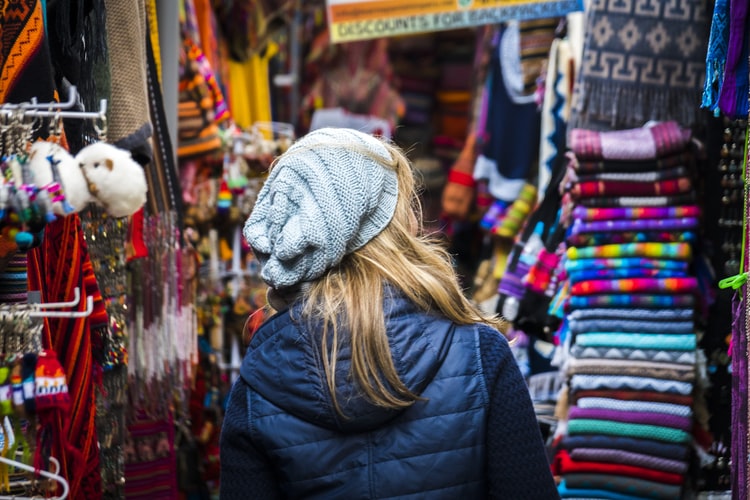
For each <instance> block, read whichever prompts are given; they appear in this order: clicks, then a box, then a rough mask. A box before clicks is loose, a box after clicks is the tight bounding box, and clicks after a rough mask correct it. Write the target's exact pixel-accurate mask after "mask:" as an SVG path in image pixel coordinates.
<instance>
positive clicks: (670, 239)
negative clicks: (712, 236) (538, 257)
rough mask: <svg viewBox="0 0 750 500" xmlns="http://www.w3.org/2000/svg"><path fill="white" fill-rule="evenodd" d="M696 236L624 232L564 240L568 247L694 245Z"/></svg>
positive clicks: (592, 234) (578, 235) (584, 234)
mask: <svg viewBox="0 0 750 500" xmlns="http://www.w3.org/2000/svg"><path fill="white" fill-rule="evenodd" d="M696 240H697V235H696V234H695V233H694V232H692V231H624V232H611V231H608V232H601V233H579V234H571V235H570V236H568V237H567V238H565V241H566V243H567V244H568V246H569V247H576V248H580V247H593V246H600V245H612V244H616V245H625V244H629V243H643V242H649V243H694V242H695V241H696Z"/></svg>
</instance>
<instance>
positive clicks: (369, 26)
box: [327, 0, 583, 43]
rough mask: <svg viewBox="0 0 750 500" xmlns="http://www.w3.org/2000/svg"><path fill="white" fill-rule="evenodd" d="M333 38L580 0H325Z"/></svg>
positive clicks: (480, 19)
mask: <svg viewBox="0 0 750 500" xmlns="http://www.w3.org/2000/svg"><path fill="white" fill-rule="evenodd" d="M327 4H328V25H329V28H330V32H331V41H332V42H333V43H340V42H351V41H354V40H366V39H369V38H381V37H387V36H398V35H411V34H415V33H426V32H429V31H441V30H450V29H457V28H468V27H471V26H481V25H484V24H497V23H501V22H504V21H509V20H511V19H539V18H546V17H557V16H563V15H565V14H567V13H569V12H573V11H577V10H583V0H432V1H430V0H327Z"/></svg>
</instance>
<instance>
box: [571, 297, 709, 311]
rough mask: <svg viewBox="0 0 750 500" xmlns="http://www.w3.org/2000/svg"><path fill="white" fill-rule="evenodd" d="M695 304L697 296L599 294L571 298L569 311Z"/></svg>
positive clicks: (688, 305) (687, 305)
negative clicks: (590, 308) (589, 308)
mask: <svg viewBox="0 0 750 500" xmlns="http://www.w3.org/2000/svg"><path fill="white" fill-rule="evenodd" d="M694 304H695V296H694V295H691V294H682V295H649V294H643V295H625V294H617V293H615V294H598V295H578V296H575V295H574V296H572V297H570V300H569V302H568V306H567V307H568V309H569V310H571V311H572V310H575V309H585V308H587V307H653V308H658V309H660V308H664V307H690V306H692V305H694Z"/></svg>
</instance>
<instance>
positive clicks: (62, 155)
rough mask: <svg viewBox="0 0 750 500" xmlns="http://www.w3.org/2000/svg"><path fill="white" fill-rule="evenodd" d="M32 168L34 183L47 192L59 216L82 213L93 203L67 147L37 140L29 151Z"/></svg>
mask: <svg viewBox="0 0 750 500" xmlns="http://www.w3.org/2000/svg"><path fill="white" fill-rule="evenodd" d="M28 168H29V170H30V172H31V173H32V175H33V178H34V179H33V180H34V184H36V185H37V186H38V187H39V189H45V190H47V191H48V192H49V194H50V199H51V201H52V202H53V204H52V210H53V212H54V213H56V214H57V215H62V216H65V215H68V214H69V213H72V212H80V211H81V210H83V209H84V208H85V207H86V205H87V204H88V203H90V202H91V201H92V199H91V193H89V188H88V185H87V183H86V179H85V178H84V176H83V173H82V172H81V169H80V167H79V166H78V163H76V161H75V159H74V158H73V156H72V155H71V154H70V153H68V152H67V151H66V150H65V148H63V147H62V146H60V145H59V144H57V143H55V142H51V141H37V142H35V143H34V144H32V145H31V150H30V151H29V160H28Z"/></svg>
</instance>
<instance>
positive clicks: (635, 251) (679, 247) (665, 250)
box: [567, 243, 693, 260]
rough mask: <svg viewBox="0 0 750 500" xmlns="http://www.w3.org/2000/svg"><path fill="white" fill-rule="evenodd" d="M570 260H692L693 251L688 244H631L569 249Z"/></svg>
mask: <svg viewBox="0 0 750 500" xmlns="http://www.w3.org/2000/svg"><path fill="white" fill-rule="evenodd" d="M567 256H568V259H591V258H598V257H604V258H612V257H616V258H619V257H648V258H669V259H682V260H690V258H691V257H692V256H693V250H692V248H691V246H690V245H688V244H687V243H629V244H624V245H601V246H596V247H590V248H569V249H568V250H567Z"/></svg>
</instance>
